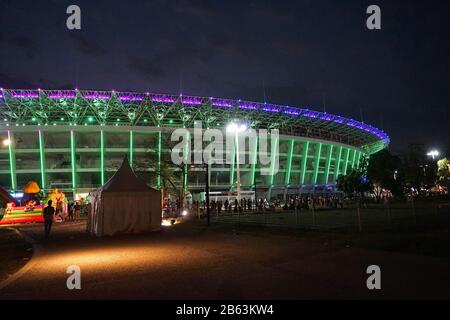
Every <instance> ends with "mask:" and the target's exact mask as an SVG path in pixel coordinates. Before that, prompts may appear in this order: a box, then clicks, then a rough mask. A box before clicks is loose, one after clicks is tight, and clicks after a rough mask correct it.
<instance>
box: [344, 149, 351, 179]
mask: <svg viewBox="0 0 450 320" xmlns="http://www.w3.org/2000/svg"><path fill="white" fill-rule="evenodd" d="M345 150H346V152H345V162H344V175H346V174H347V167H348V158H349V156H350V149H349V148H345Z"/></svg>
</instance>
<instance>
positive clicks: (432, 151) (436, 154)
mask: <svg viewBox="0 0 450 320" xmlns="http://www.w3.org/2000/svg"><path fill="white" fill-rule="evenodd" d="M438 155H439V151H437V150H431V151H430V152H428V153H427V156H430V157H433V158H434V157H437V156H438Z"/></svg>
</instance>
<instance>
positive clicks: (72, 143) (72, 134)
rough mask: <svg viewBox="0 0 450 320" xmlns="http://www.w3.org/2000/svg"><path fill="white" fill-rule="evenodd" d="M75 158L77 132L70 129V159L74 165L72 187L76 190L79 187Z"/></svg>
mask: <svg viewBox="0 0 450 320" xmlns="http://www.w3.org/2000/svg"><path fill="white" fill-rule="evenodd" d="M75 159H76V158H75V132H74V131H73V130H70V160H71V165H72V188H73V190H74V191H75V189H76V187H77V179H76V178H77V174H76V163H75Z"/></svg>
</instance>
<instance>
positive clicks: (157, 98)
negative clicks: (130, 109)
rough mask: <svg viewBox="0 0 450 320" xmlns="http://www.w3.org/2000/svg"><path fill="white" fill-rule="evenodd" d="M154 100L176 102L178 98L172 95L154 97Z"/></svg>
mask: <svg viewBox="0 0 450 320" xmlns="http://www.w3.org/2000/svg"><path fill="white" fill-rule="evenodd" d="M152 101H154V102H163V103H174V102H175V101H177V99H175V98H171V97H153V98H152Z"/></svg>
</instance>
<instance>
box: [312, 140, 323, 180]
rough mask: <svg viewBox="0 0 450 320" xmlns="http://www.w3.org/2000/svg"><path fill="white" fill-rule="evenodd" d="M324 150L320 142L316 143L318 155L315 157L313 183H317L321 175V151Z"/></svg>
mask: <svg viewBox="0 0 450 320" xmlns="http://www.w3.org/2000/svg"><path fill="white" fill-rule="evenodd" d="M321 152H322V144H321V143H318V144H317V145H316V156H315V157H314V175H313V183H314V184H317V177H318V176H319V163H320V153H321Z"/></svg>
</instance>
